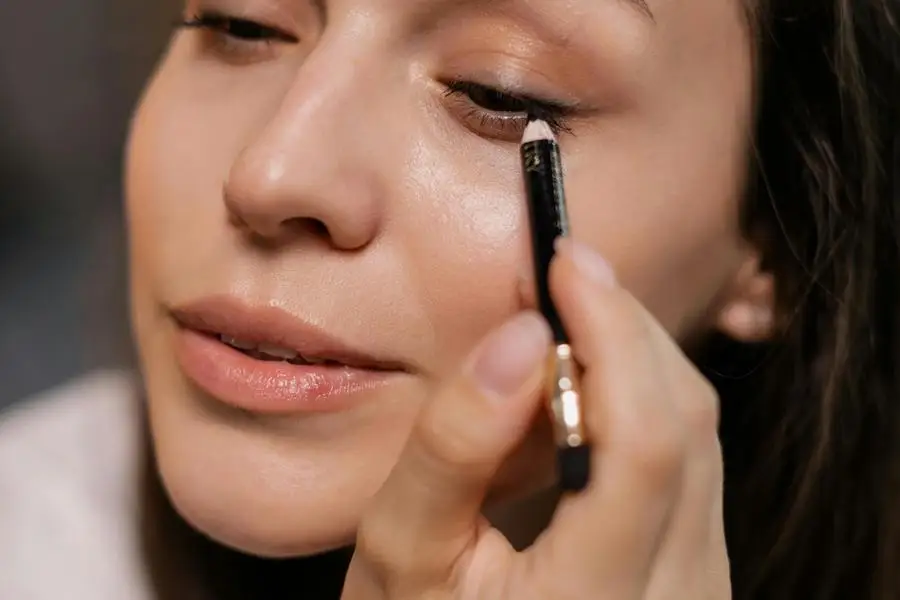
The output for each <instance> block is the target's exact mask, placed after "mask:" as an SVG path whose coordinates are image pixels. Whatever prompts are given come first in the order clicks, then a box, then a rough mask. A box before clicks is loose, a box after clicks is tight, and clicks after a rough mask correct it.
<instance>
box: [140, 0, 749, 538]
mask: <svg viewBox="0 0 900 600" xmlns="http://www.w3.org/2000/svg"><path fill="white" fill-rule="evenodd" d="M642 4H643V3H642V2H641V1H640V0H491V1H488V0H466V1H461V0H415V1H408V0H329V1H328V2H327V3H326V2H325V1H324V0H319V1H315V0H196V1H191V2H188V3H187V6H186V7H185V12H184V15H185V18H186V19H188V20H195V19H197V18H198V17H199V18H200V21H201V22H200V23H196V22H195V25H199V24H205V25H209V26H215V27H218V26H223V27H225V28H226V29H227V30H228V31H227V32H224V33H223V32H221V31H220V32H218V33H217V32H215V31H210V30H208V29H202V28H196V27H191V28H186V29H183V30H182V31H180V32H179V33H178V34H177V35H176V36H175V37H174V40H173V42H172V46H171V49H170V51H169V53H168V55H167V57H166V58H165V60H164V62H163V64H162V66H161V68H160V70H159V72H158V74H157V75H156V77H155V78H154V80H153V82H152V83H151V85H150V87H149V90H148V92H147V94H146V96H145V98H144V100H143V102H142V104H141V106H140V108H139V110H138V112H137V115H136V119H135V122H134V128H133V133H132V137H131V141H130V156H129V161H128V169H127V187H128V208H129V222H130V232H131V244H132V248H131V249H132V255H131V261H132V292H133V317H134V325H135V332H136V337H137V342H138V347H139V351H140V355H141V360H142V366H143V370H144V375H145V378H146V385H147V393H148V402H149V410H150V417H151V425H152V432H153V439H154V444H155V448H156V451H157V457H158V460H159V465H160V469H161V472H162V476H163V480H164V483H165V485H166V487H167V489H168V491H169V493H170V495H171V497H172V500H173V502H174V503H175V505H176V507H177V508H178V509H179V511H181V512H182V514H183V515H184V516H185V517H186V518H187V519H188V520H189V521H191V522H192V523H193V524H194V525H195V526H196V527H198V528H199V529H201V530H203V531H205V532H206V533H207V534H209V535H210V536H212V537H214V538H216V539H218V540H220V541H222V542H224V543H226V544H229V545H232V546H236V547H238V548H241V549H244V550H246V551H249V552H254V553H258V554H264V555H298V554H308V553H313V552H318V551H322V550H326V549H329V548H332V547H335V546H338V545H342V544H345V543H347V542H349V541H351V540H352V537H353V534H354V530H355V527H356V523H357V520H358V519H359V516H360V513H361V511H362V510H363V508H364V507H365V505H366V502H367V499H368V498H369V497H370V496H371V495H372V494H373V493H374V492H375V491H376V490H377V489H378V487H379V486H380V484H381V483H382V482H383V480H384V479H385V477H386V476H387V474H388V472H389V470H390V469H391V467H392V465H393V464H394V461H395V459H396V457H397V455H398V453H399V451H400V449H401V447H402V445H403V443H404V441H405V438H406V436H407V433H408V431H409V429H410V426H411V423H412V421H413V418H414V416H415V414H416V412H417V409H418V408H419V406H420V405H421V403H422V402H423V401H425V400H426V399H427V398H428V396H429V394H430V393H431V391H432V390H433V389H434V388H435V386H436V385H438V383H439V382H440V381H441V379H442V378H443V377H444V376H446V375H447V374H448V373H451V372H453V371H454V370H455V369H456V368H458V366H459V363H460V361H461V360H462V359H463V358H464V356H465V354H466V353H467V351H469V350H470V349H471V348H472V347H473V345H474V344H475V343H476V342H477V341H478V340H479V338H480V337H481V336H482V335H483V334H485V333H486V331H487V330H488V329H489V328H491V327H493V326H495V325H497V324H498V323H499V322H501V321H502V320H504V319H505V318H507V317H508V316H510V315H511V314H512V313H514V312H515V311H518V310H520V309H522V308H523V307H524V306H526V305H527V304H528V303H529V299H528V298H529V295H528V294H527V293H525V294H523V293H521V290H522V286H521V285H520V280H521V276H522V273H527V272H528V270H529V266H530V257H529V253H528V248H529V245H528V230H527V207H526V205H525V203H524V195H523V190H522V187H523V186H522V178H521V173H520V167H519V154H518V146H517V143H516V140H517V138H518V137H519V136H520V135H521V132H522V129H523V127H524V123H523V117H522V116H521V114H520V112H519V111H521V110H522V108H523V106H524V104H523V103H522V101H520V100H518V99H516V98H515V97H535V98H540V99H541V101H542V102H543V101H549V104H551V105H552V104H558V105H561V106H562V107H564V108H563V109H561V110H557V109H555V108H551V107H550V106H544V107H542V108H541V110H545V111H549V112H548V113H546V114H549V115H553V116H554V119H556V120H558V121H560V123H558V124H559V125H561V126H562V129H561V131H560V134H559V137H560V143H561V145H562V148H563V152H564V162H565V167H566V187H567V194H568V202H569V211H570V218H571V223H572V226H573V235H574V236H575V237H576V238H579V239H580V240H581V241H583V242H586V243H588V244H591V245H593V246H594V247H596V248H597V249H598V250H600V251H601V252H602V253H603V254H604V255H605V256H606V257H607V258H608V260H609V261H610V262H611V263H612V264H613V265H614V266H615V267H616V270H617V273H618V276H619V279H620V280H621V281H622V283H623V284H624V285H625V286H626V287H628V288H629V289H630V290H632V291H633V292H634V294H635V295H636V296H637V297H638V298H639V299H640V300H641V301H642V302H644V303H645V304H646V306H647V307H648V308H649V309H650V310H651V311H652V312H653V313H654V314H655V315H656V317H657V318H658V319H659V320H660V321H661V322H662V324H663V325H664V326H665V327H666V328H667V329H668V330H669V331H670V332H671V333H672V335H673V336H675V337H676V338H678V339H679V340H682V341H685V340H687V339H689V338H693V337H694V336H697V335H699V334H702V333H703V332H704V331H706V330H708V329H710V328H711V327H715V326H717V325H721V323H723V322H724V323H728V322H733V323H746V322H747V319H746V318H744V319H741V318H740V317H735V318H732V319H731V320H730V321H729V319H728V318H723V317H722V315H723V314H725V313H727V312H728V311H731V312H732V313H734V312H735V310H736V309H735V307H736V306H737V308H740V306H739V305H737V304H736V303H737V302H738V300H739V298H738V297H739V296H741V294H743V293H744V292H743V291H742V290H743V288H742V285H743V284H742V283H741V282H743V281H745V280H746V271H747V269H746V268H745V267H746V265H747V264H748V261H750V260H751V257H752V254H753V252H752V250H751V249H750V248H748V246H747V244H746V243H745V242H744V241H743V239H742V237H741V235H740V230H739V204H740V200H741V195H742V190H743V187H744V176H745V172H746V170H747V169H746V165H747V148H748V137H749V132H750V130H751V129H752V127H751V125H752V106H751V104H752V103H751V96H752V93H751V88H752V68H751V63H752V56H751V43H750V40H749V37H748V28H747V24H746V23H745V13H744V10H743V8H742V7H741V5H740V3H739V2H738V1H737V0H732V1H724V2H723V1H722V0H656V1H654V0H649V4H650V6H642ZM651 13H652V14H651ZM209 15H219V16H222V15H225V16H229V17H232V18H239V19H245V20H249V21H253V22H255V23H258V24H259V25H247V24H245V23H242V22H228V21H224V22H223V21H222V20H221V19H218V17H215V18H213V19H211V20H210V19H206V20H204V17H208V16H209ZM260 25H261V26H264V27H265V28H272V29H273V30H276V31H277V32H278V33H274V36H273V35H270V32H269V30H268V29H265V28H263V29H261V28H260ZM229 33H230V34H233V35H236V36H238V37H233V36H231V37H230V36H229V35H228V34H229ZM247 36H250V37H251V38H253V37H259V36H262V37H263V38H268V39H262V40H254V39H239V38H241V37H244V38H246V37H247ZM484 87H487V88H498V89H500V90H505V91H506V92H507V94H509V95H511V96H513V98H505V97H502V96H500V97H498V96H497V95H496V94H495V93H491V92H489V91H486V90H484V89H483V88H484ZM527 102H530V100H529V101H527ZM736 314H744V315H746V311H744V313H740V311H738V313H736ZM220 336H224V337H225V338H226V341H227V342H231V343H232V344H237V345H238V346H253V347H254V348H255V349H256V350H257V351H258V350H265V351H266V352H267V354H260V353H259V352H257V351H254V350H250V351H249V352H248V353H243V352H241V351H239V350H235V349H233V348H232V347H231V346H229V345H228V344H226V343H224V342H222V341H220V339H221V338H220ZM232 338H234V339H232ZM261 344H266V345H261ZM271 346H274V348H273V347H271ZM284 350H292V351H295V352H296V351H299V352H300V354H301V356H300V357H298V358H296V359H294V361H293V363H301V364H292V363H289V362H283V361H276V360H270V359H272V358H274V357H276V356H285V357H290V356H292V353H291V352H288V353H283V352H282V351H284ZM322 360H328V361H330V362H329V363H328V364H325V365H321V364H318V365H317V364H309V363H316V362H320V361H322ZM304 363H305V364H304ZM551 465H552V444H551V442H550V441H549V438H547V436H546V429H545V428H542V427H540V426H536V428H535V432H534V434H533V435H532V437H531V438H530V440H529V441H528V442H527V443H526V444H525V445H524V446H523V447H522V448H521V449H520V450H519V451H518V452H517V454H516V455H515V456H513V457H511V458H510V460H509V464H508V465H507V467H506V468H505V469H504V470H503V472H502V473H500V474H499V475H498V479H497V488H496V489H495V495H496V496H497V497H498V498H502V497H504V496H506V495H509V494H514V493H519V494H521V493H526V492H529V491H533V490H536V489H539V488H541V487H542V486H545V485H547V484H548V482H549V481H550V475H551V474H552V473H551Z"/></svg>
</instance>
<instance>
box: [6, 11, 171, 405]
mask: <svg viewBox="0 0 900 600" xmlns="http://www.w3.org/2000/svg"><path fill="white" fill-rule="evenodd" d="M176 10H177V9H176V7H175V2H173V0H0V22H2V23H3V24H4V26H5V27H4V34H3V35H2V36H0V410H3V409H4V408H5V407H7V406H9V405H10V404H12V403H14V402H16V401H18V400H20V399H21V398H24V397H26V396H29V395H32V394H34V393H36V392H39V391H42V390H45V389H48V388H50V387H53V386H56V385H58V384H60V383H62V382H65V381H67V380H69V379H71V378H73V377H76V376H78V375H80V374H82V373H85V372H87V371H90V370H93V369H97V368H103V367H119V366H127V365H128V364H129V363H130V362H131V348H130V343H129V340H128V337H127V335H128V334H127V307H126V276H125V270H124V267H125V258H126V255H125V243H124V242H125V240H124V234H123V228H122V225H121V220H122V201H121V185H120V171H121V164H122V158H123V142H124V138H125V135H126V131H127V127H128V119H129V115H130V112H131V110H132V108H133V107H134V105H135V103H136V101H137V99H138V97H139V94H140V92H141V88H142V86H143V84H144V82H145V80H146V78H147V77H148V76H149V74H150V73H151V72H152V69H153V67H154V65H155V63H156V62H157V60H158V58H159V56H160V53H161V51H162V49H163V48H164V45H165V42H166V40H167V37H168V35H169V33H170V30H171V25H172V23H173V22H174V20H175V18H176V16H177V12H176Z"/></svg>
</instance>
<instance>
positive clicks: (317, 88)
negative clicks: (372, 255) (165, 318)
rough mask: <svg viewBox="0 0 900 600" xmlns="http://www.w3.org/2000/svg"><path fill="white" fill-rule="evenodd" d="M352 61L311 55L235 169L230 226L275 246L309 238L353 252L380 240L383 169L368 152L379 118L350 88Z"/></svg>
mask: <svg viewBox="0 0 900 600" xmlns="http://www.w3.org/2000/svg"><path fill="white" fill-rule="evenodd" d="M354 62H356V61H349V60H346V57H344V58H343V59H341V57H338V56H334V52H332V54H331V55H330V56H329V55H328V50H327V49H324V48H323V49H322V52H313V54H312V55H310V56H309V57H308V58H307V62H306V63H304V65H303V66H302V67H301V68H300V70H299V72H298V74H297V75H296V78H295V80H294V82H293V84H292V86H291V87H290V89H289V90H288V91H287V93H285V94H284V97H283V100H282V101H281V103H280V105H279V106H278V109H277V110H276V111H275V113H274V114H273V116H272V117H271V118H270V119H269V121H268V122H267V123H266V125H265V127H264V128H263V129H262V130H261V132H260V133H259V134H258V135H257V136H256V137H255V138H254V139H253V141H252V142H251V143H250V145H249V146H247V147H246V148H245V149H244V151H243V152H242V153H241V154H240V155H239V156H238V158H237V160H236V161H235V163H234V164H233V166H232V169H231V172H230V174H229V178H228V180H227V182H226V184H225V190H224V201H225V204H226V207H227V209H228V211H229V214H230V216H231V220H232V222H233V223H235V224H237V225H238V226H239V227H241V228H243V229H245V230H246V231H247V232H248V233H250V234H252V235H253V236H254V237H257V238H261V239H262V240H263V241H265V242H267V243H270V244H272V243H274V244H279V243H286V242H289V241H290V240H291V239H292V238H295V237H296V236H298V235H310V232H313V233H314V234H315V235H320V236H323V237H326V238H327V239H328V242H329V243H330V244H331V245H332V246H334V247H336V248H338V249H342V250H358V249H360V248H362V247H364V246H366V245H367V244H369V243H370V242H371V241H372V240H373V239H374V238H375V237H376V236H377V235H378V231H379V229H380V226H381V223H382V221H383V211H384V206H383V199H384V196H385V194H384V192H383V190H384V187H385V183H384V181H383V177H384V176H385V173H384V170H385V169H382V168H381V167H380V166H379V159H380V158H383V157H379V156H378V153H377V151H375V152H373V150H374V148H373V141H374V140H377V138H378V136H379V132H378V131H377V129H376V128H377V123H378V119H373V118H372V116H371V114H370V113H371V109H372V105H371V104H368V105H367V104H366V100H365V98H366V94H365V93H362V92H361V90H359V89H354V86H359V85H361V84H360V83H359V81H358V80H359V77H355V76H354V75H355V74H356V69H355V68H353V67H352V65H353V64H354ZM335 64H337V65H343V66H338V67H337V68H335V67H334V65H335ZM348 64H349V65H350V66H348Z"/></svg>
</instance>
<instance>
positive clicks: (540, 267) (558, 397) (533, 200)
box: [521, 120, 591, 492]
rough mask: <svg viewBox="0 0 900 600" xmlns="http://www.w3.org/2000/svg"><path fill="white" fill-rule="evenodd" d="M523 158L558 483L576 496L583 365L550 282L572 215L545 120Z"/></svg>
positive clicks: (582, 461) (582, 470) (584, 444)
mask: <svg viewBox="0 0 900 600" xmlns="http://www.w3.org/2000/svg"><path fill="white" fill-rule="evenodd" d="M521 155H522V170H523V171H524V176H525V192H526V196H527V199H528V209H529V211H528V212H529V215H530V223H531V248H532V255H533V260H534V280H535V284H536V287H537V300H538V308H539V309H540V311H541V313H542V314H543V315H544V318H545V319H547V322H548V323H549V324H550V328H551V330H552V331H553V347H552V348H551V351H550V353H549V356H548V362H549V368H548V376H547V377H548V379H547V390H546V393H547V400H548V402H549V404H550V413H551V418H552V419H553V430H554V438H555V441H556V446H557V455H558V461H557V465H558V466H557V469H558V471H559V484H560V487H561V488H562V489H563V490H564V491H576V492H577V491H581V490H582V489H584V488H585V487H586V486H587V484H588V481H589V479H590V452H591V449H590V446H589V444H588V440H587V437H586V435H585V430H584V420H583V415H582V408H581V393H580V390H579V388H578V376H579V373H578V367H577V365H576V363H575V358H574V357H573V356H572V348H571V346H570V345H569V336H568V334H567V333H566V330H565V327H564V326H563V323H562V319H560V317H559V313H558V311H557V310H556V305H555V304H554V302H553V298H552V297H551V296H550V285H549V282H548V275H549V271H550V263H551V262H552V260H553V257H554V255H555V253H556V250H555V244H556V240H557V238H559V237H563V236H568V235H569V217H568V212H567V210H566V195H565V190H564V188H563V174H562V160H561V158H560V152H559V145H558V144H557V141H556V136H554V135H553V130H552V129H551V128H550V126H549V125H548V124H547V123H546V122H544V121H541V120H534V121H531V122H530V123H529V124H528V127H526V129H525V134H524V136H523V137H522V146H521Z"/></svg>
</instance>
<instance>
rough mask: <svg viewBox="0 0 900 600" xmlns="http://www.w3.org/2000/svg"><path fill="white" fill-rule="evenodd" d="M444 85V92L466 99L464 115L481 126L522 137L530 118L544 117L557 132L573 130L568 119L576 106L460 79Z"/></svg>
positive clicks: (447, 95) (449, 96) (574, 111)
mask: <svg viewBox="0 0 900 600" xmlns="http://www.w3.org/2000/svg"><path fill="white" fill-rule="evenodd" d="M444 85H445V86H446V88H447V89H446V90H445V91H444V95H445V96H446V97H448V98H454V97H455V98H458V99H459V100H461V101H463V102H465V103H466V104H467V105H468V106H464V107H463V110H465V111H466V112H465V114H464V116H465V117H466V118H467V119H470V120H473V121H475V123H476V124H478V125H480V126H482V127H485V128H489V129H495V130H497V131H499V132H500V133H502V134H505V135H507V134H511V135H514V136H521V135H522V133H524V130H525V126H526V125H527V124H528V121H530V120H532V119H542V120H544V121H546V122H547V124H548V125H550V128H551V129H553V132H554V133H556V134H559V133H572V130H571V128H570V127H569V119H570V117H572V116H573V115H574V114H575V113H576V111H577V107H575V106H569V105H566V104H562V103H560V102H553V101H551V100H542V99H538V98H535V97H533V96H528V95H526V94H523V93H521V92H518V91H515V90H503V89H498V88H495V87H491V86H487V85H482V84H480V83H474V82H471V81H464V80H460V79H452V80H449V81H445V82H444ZM510 125H512V131H510ZM516 141H518V140H516Z"/></svg>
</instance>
